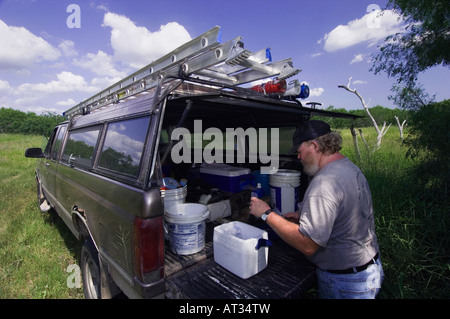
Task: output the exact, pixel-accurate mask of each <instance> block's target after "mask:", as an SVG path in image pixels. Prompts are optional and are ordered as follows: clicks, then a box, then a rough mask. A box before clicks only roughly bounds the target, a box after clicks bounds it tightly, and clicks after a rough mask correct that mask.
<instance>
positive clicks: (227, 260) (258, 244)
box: [213, 221, 270, 279]
mask: <svg viewBox="0 0 450 319" xmlns="http://www.w3.org/2000/svg"><path fill="white" fill-rule="evenodd" d="M269 245H270V241H269V240H268V234H267V232H266V231H265V230H262V229H259V228H256V227H254V226H251V225H248V224H245V223H242V222H237V221H236V222H230V223H226V224H222V225H220V226H216V227H215V228H214V237H213V247H214V261H215V262H216V263H218V264H219V265H220V266H222V267H223V268H225V269H227V270H228V271H230V272H232V273H233V274H235V275H237V276H239V277H241V278H243V279H247V278H250V277H251V276H253V275H255V274H257V273H259V272H260V271H262V270H263V269H264V268H266V267H267V261H268V257H269V247H268V246H269Z"/></svg>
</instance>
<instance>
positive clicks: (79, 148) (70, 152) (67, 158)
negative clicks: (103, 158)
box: [61, 127, 100, 168]
mask: <svg viewBox="0 0 450 319" xmlns="http://www.w3.org/2000/svg"><path fill="white" fill-rule="evenodd" d="M99 134H100V127H90V128H85V129H81V130H76V131H72V132H70V134H69V138H68V139H67V143H66V147H65V148H64V153H63V156H62V159H61V161H62V162H65V163H68V164H71V165H74V166H77V167H81V168H91V167H92V165H93V162H94V157H95V148H96V145H97V140H98V136H99Z"/></svg>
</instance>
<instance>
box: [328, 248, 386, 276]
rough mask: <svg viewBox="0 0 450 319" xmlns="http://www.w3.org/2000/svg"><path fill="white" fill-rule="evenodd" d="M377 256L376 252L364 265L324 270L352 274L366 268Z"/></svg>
mask: <svg viewBox="0 0 450 319" xmlns="http://www.w3.org/2000/svg"><path fill="white" fill-rule="evenodd" d="M378 257H379V254H378V253H377V254H376V255H375V256H374V257H373V258H372V259H371V260H369V262H368V263H367V264H365V265H362V266H359V267H352V268H347V269H342V270H325V271H326V272H330V273H332V274H354V273H357V272H360V271H363V270H366V269H367V267H369V266H370V265H373V264H374V263H375V262H376V261H377V259H378Z"/></svg>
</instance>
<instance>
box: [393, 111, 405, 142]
mask: <svg viewBox="0 0 450 319" xmlns="http://www.w3.org/2000/svg"><path fill="white" fill-rule="evenodd" d="M394 117H395V120H396V121H397V125H398V130H399V131H400V138H401V139H402V140H403V128H404V127H405V124H406V120H404V121H403V122H402V124H400V120H399V119H398V116H397V115H396V116H394Z"/></svg>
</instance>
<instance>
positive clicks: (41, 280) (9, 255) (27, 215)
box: [0, 127, 450, 299]
mask: <svg viewBox="0 0 450 319" xmlns="http://www.w3.org/2000/svg"><path fill="white" fill-rule="evenodd" d="M364 135H365V137H366V138H367V140H368V141H369V143H373V141H374V140H375V131H374V129H373V128H365V129H364ZM342 136H343V138H344V148H343V150H342V152H343V153H344V155H346V156H348V157H349V158H350V159H351V160H353V161H354V162H355V163H357V164H358V165H359V166H360V167H361V168H362V170H363V172H364V173H365V175H366V176H367V178H368V180H369V184H370V187H371V190H372V195H373V200H374V208H375V214H376V227H377V235H378V239H379V244H380V249H381V256H382V261H383V266H384V271H385V275H386V278H385V281H384V283H383V287H382V290H381V292H380V295H379V298H449V297H450V286H449V285H450V266H449V260H450V251H449V247H450V235H449V233H450V231H449V223H450V219H449V209H448V199H447V198H436V196H433V194H428V193H425V191H424V190H423V189H420V188H419V187H418V186H417V185H416V184H417V183H415V179H414V174H413V168H414V166H415V163H414V162H413V161H412V160H410V159H406V158H405V153H406V150H405V149H404V148H403V147H402V146H401V140H400V139H399V133H398V130H396V128H395V127H391V128H390V130H389V131H388V133H387V135H386V136H385V138H384V140H383V143H382V145H381V149H380V150H378V151H377V152H376V153H375V154H372V155H370V154H369V153H368V152H367V151H366V150H365V146H364V144H363V143H362V141H361V140H360V139H359V145H360V148H361V152H362V158H361V160H359V159H358V158H357V157H356V155H355V151H354V148H353V145H352V140H351V135H350V131H349V130H345V131H342ZM41 145H42V138H41V137H36V136H25V135H8V134H1V135H0V212H1V213H0V214H1V218H0V281H1V284H0V298H3V299H4V298H11V299H26V298H29V299H41V298H54V299H59V298H64V299H69V298H71V299H73V298H83V293H82V289H80V288H68V286H67V279H68V277H69V276H70V275H71V272H68V271H67V268H68V267H69V266H70V265H72V264H77V263H78V257H79V250H80V246H79V244H78V243H77V242H76V240H75V239H74V238H73V236H72V235H71V233H70V232H69V231H68V230H67V228H66V227H65V225H64V224H63V223H62V221H61V220H60V219H59V218H58V217H57V216H55V215H54V214H48V213H44V214H43V213H41V212H40V210H39V208H38V206H37V199H36V185H35V181H34V169H35V166H36V160H34V159H27V158H25V157H24V151H25V149H26V148H28V147H36V146H41Z"/></svg>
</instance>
